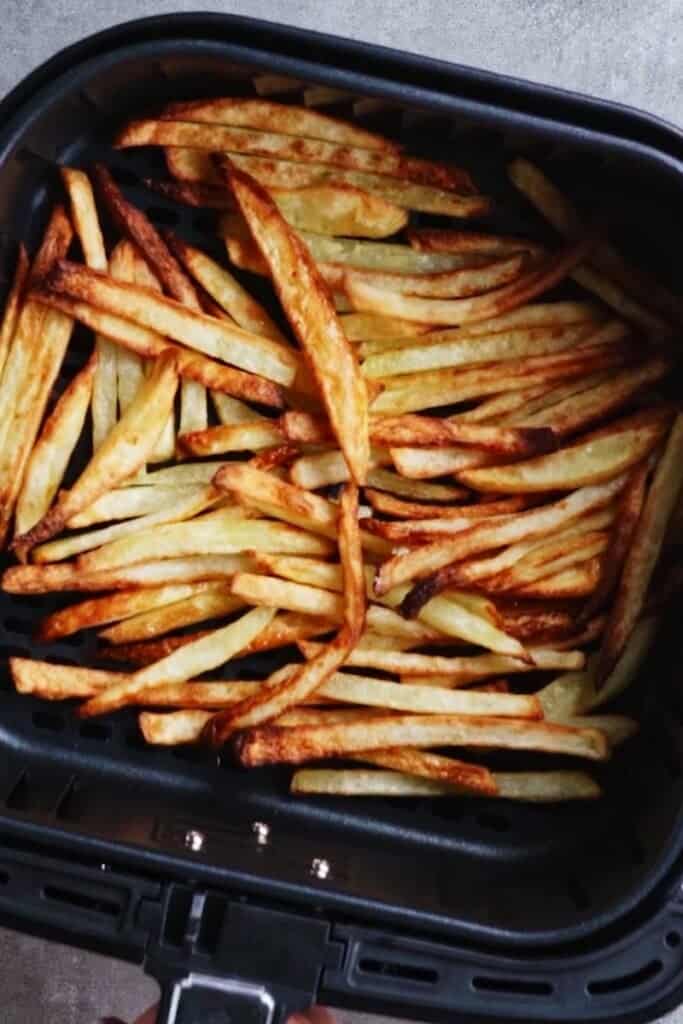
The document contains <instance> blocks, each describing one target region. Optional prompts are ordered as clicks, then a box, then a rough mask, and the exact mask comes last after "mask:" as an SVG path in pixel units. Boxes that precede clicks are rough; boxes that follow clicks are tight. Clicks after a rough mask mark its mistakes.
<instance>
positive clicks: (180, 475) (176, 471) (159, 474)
mask: <svg viewBox="0 0 683 1024" xmlns="http://www.w3.org/2000/svg"><path fill="white" fill-rule="evenodd" d="M225 465H227V463H226V462H186V463H181V464H180V465H177V466H165V467H164V468H163V469H155V470H154V471H153V472H150V473H147V475H146V476H145V479H144V483H145V484H146V485H147V486H149V487H156V486H157V485H158V484H163V485H166V486H169V487H193V486H195V485H201V484H210V483H211V481H212V480H213V478H214V477H215V475H216V473H217V472H218V470H219V469H220V468H221V467H222V466H225Z"/></svg>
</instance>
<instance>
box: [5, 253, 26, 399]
mask: <svg viewBox="0 0 683 1024" xmlns="http://www.w3.org/2000/svg"><path fill="white" fill-rule="evenodd" d="M28 271H29V263H28V254H27V252H26V246H25V245H24V244H23V242H22V243H21V244H20V245H19V253H18V256H17V265H16V267H15V270H14V277H13V279H12V286H11V288H10V290H9V295H8V296H7V300H6V302H5V309H4V312H3V314H2V324H1V325H0V380H2V371H3V370H4V368H5V363H6V362H7V356H8V355H9V351H10V348H11V345H12V341H13V340H14V332H15V330H16V328H17V323H18V322H19V313H20V311H21V303H22V297H23V293H24V289H25V287H26V282H27V280H28Z"/></svg>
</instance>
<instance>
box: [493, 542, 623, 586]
mask: <svg viewBox="0 0 683 1024" xmlns="http://www.w3.org/2000/svg"><path fill="white" fill-rule="evenodd" d="M561 543H562V546H563V551H562V553H558V554H557V555H556V557H555V558H552V557H547V560H546V559H545V558H544V559H543V560H540V559H539V560H536V561H534V553H533V552H531V553H530V554H529V555H528V556H527V558H523V559H522V560H521V561H520V562H519V563H518V564H517V565H516V566H514V567H513V568H512V569H507V570H506V571H505V572H502V573H500V574H498V575H496V576H491V577H488V578H486V579H484V580H483V581H482V583H481V584H480V586H481V588H482V589H483V590H485V591H486V593H488V594H495V593H501V592H505V591H510V592H515V591H517V590H518V589H519V588H520V587H522V588H524V587H525V586H528V585H529V584H530V583H535V582H536V581H537V580H542V579H545V578H546V577H548V576H554V575H556V574H557V573H559V572H564V570H565V569H569V568H571V567H572V566H574V565H577V564H579V563H581V562H585V561H587V560H588V559H589V558H594V557H595V556H596V555H602V554H603V552H604V551H605V550H606V548H607V546H608V543H609V534H608V533H606V532H605V531H604V530H595V531H593V532H592V533H586V534H581V535H579V536H576V537H567V538H562V542H561Z"/></svg>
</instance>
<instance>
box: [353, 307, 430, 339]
mask: <svg viewBox="0 0 683 1024" xmlns="http://www.w3.org/2000/svg"><path fill="white" fill-rule="evenodd" d="M339 319H340V320H341V324H342V327H343V328H344V334H345V335H346V337H347V338H348V339H349V341H369V340H370V339H392V340H399V339H403V338H410V339H411V340H412V339H413V338H418V337H421V336H422V335H424V334H427V333H428V332H429V331H431V330H432V328H431V325H430V324H411V323H408V321H406V320H399V319H398V318H397V317H394V318H392V317H388V316H379V315H376V314H374V313H342V315H341V316H340V317H339Z"/></svg>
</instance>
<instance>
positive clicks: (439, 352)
mask: <svg viewBox="0 0 683 1024" xmlns="http://www.w3.org/2000/svg"><path fill="white" fill-rule="evenodd" d="M591 327H592V325H588V326H586V325H585V324H583V323H578V324H563V325H561V326H558V327H543V326H541V327H513V328H511V329H510V330H508V331H496V332H494V333H492V334H484V335H482V334H470V332H469V330H468V328H467V327H463V328H455V329H452V330H446V331H434V332H432V334H431V335H427V337H426V338H425V337H424V336H422V337H421V338H419V339H415V340H414V342H413V344H412V345H410V346H408V345H405V346H404V345H403V344H401V345H400V348H397V347H392V348H391V349H389V351H386V352H380V353H379V354H377V355H369V357H368V358H366V360H365V362H364V364H363V373H364V374H365V375H366V376H368V377H378V378H380V379H381V378H382V377H386V376H396V375H399V374H403V373H418V372H422V371H425V370H438V369H442V368H447V367H452V366H473V365H476V364H478V363H487V362H492V361H493V360H497V359H500V360H512V359H518V358H520V357H527V356H537V355H552V354H553V353H555V352H562V351H564V350H565V349H570V348H572V346H574V345H576V344H577V342H579V341H580V340H581V339H583V338H585V337H587V336H588V335H589V333H590V331H591ZM366 353H367V350H366V349H363V352H362V353H361V354H366ZM513 367H514V364H511V368H513Z"/></svg>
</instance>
